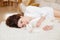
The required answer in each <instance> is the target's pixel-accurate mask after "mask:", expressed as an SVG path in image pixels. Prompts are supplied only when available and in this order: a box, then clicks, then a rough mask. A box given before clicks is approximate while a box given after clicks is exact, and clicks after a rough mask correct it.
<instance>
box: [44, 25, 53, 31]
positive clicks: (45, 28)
mask: <svg viewBox="0 0 60 40" xmlns="http://www.w3.org/2000/svg"><path fill="white" fill-rule="evenodd" d="M52 29H53V27H52V26H50V25H46V26H45V27H43V30H44V31H49V30H52Z"/></svg>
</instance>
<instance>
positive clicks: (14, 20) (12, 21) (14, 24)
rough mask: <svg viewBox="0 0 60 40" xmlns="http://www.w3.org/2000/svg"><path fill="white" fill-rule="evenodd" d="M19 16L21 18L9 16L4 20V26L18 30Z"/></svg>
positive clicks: (16, 15) (15, 15) (17, 15)
mask: <svg viewBox="0 0 60 40" xmlns="http://www.w3.org/2000/svg"><path fill="white" fill-rule="evenodd" d="M20 16H23V15H21V14H14V15H12V16H9V17H8V18H7V20H6V25H8V26H9V27H15V28H20V27H18V25H17V24H18V20H19V19H20V18H21V17H20Z"/></svg>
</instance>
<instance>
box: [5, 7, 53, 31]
mask: <svg viewBox="0 0 60 40" xmlns="http://www.w3.org/2000/svg"><path fill="white" fill-rule="evenodd" d="M35 18H39V20H38V21H37V23H36V25H35V27H40V25H41V23H42V22H44V20H45V19H49V20H50V19H54V12H53V8H50V7H41V8H39V7H35V6H28V7H27V8H26V11H25V13H24V15H20V14H15V15H12V16H9V17H8V18H7V20H6V24H7V25H8V26H9V27H15V28H23V27H26V25H27V24H29V23H30V22H31V21H32V20H34V19H35ZM28 27H29V26H28ZM52 28H53V27H52V25H45V26H44V27H43V30H45V31H47V30H51V29H52Z"/></svg>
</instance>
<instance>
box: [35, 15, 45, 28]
mask: <svg viewBox="0 0 60 40" xmlns="http://www.w3.org/2000/svg"><path fill="white" fill-rule="evenodd" d="M45 18H46V16H42V17H41V18H40V19H39V20H38V22H37V24H36V27H39V26H40V25H41V23H42V22H43V21H44V20H45Z"/></svg>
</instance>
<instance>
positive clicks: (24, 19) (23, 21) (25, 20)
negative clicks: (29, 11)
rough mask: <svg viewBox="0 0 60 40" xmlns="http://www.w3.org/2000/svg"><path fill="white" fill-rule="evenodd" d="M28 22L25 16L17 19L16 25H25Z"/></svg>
mask: <svg viewBox="0 0 60 40" xmlns="http://www.w3.org/2000/svg"><path fill="white" fill-rule="evenodd" d="M26 24H28V19H27V18H26V17H21V18H20V19H19V20H18V27H25V26H26Z"/></svg>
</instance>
